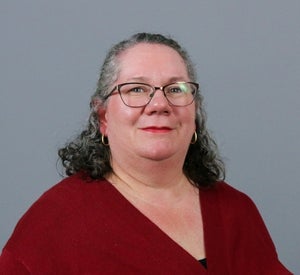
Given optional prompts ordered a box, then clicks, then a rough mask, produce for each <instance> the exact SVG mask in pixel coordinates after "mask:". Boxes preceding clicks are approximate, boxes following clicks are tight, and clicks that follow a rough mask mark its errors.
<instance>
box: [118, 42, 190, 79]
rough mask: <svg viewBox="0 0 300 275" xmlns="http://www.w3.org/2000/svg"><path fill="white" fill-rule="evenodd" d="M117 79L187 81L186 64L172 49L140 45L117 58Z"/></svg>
mask: <svg viewBox="0 0 300 275" xmlns="http://www.w3.org/2000/svg"><path fill="white" fill-rule="evenodd" d="M118 59H119V77H121V78H123V77H125V78H126V77H127V78H131V77H145V78H148V77H149V78H151V77H157V76H161V77H164V76H165V77H175V78H176V77H178V78H182V79H183V80H186V79H188V73H187V68H186V64H185V62H184V60H183V58H182V57H181V56H180V55H179V53H178V52H177V51H176V50H174V49H173V48H171V47H169V46H166V45H161V44H149V43H140V44H137V45H135V46H133V47H131V48H129V49H127V50H125V51H124V52H123V53H121V54H120V56H119V58H118Z"/></svg>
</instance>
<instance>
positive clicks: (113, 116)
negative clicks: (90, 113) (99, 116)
mask: <svg viewBox="0 0 300 275" xmlns="http://www.w3.org/2000/svg"><path fill="white" fill-rule="evenodd" d="M139 117H140V111H139V110H137V109H134V108H129V107H127V106H125V105H124V104H123V103H122V105H120V104H114V103H113V102H111V104H110V105H109V106H108V108H107V112H106V114H105V123H103V126H104V127H103V130H105V133H106V134H107V135H108V136H109V135H120V132H123V131H124V130H125V129H126V128H127V127H132V126H134V125H135V123H136V122H137V120H138V119H139ZM123 134H124V133H123Z"/></svg>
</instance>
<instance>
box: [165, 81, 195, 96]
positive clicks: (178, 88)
mask: <svg viewBox="0 0 300 275" xmlns="http://www.w3.org/2000/svg"><path fill="white" fill-rule="evenodd" d="M166 91H167V93H169V94H183V93H189V92H190V87H189V85H187V83H175V84H171V85H170V86H168V87H167V89H166Z"/></svg>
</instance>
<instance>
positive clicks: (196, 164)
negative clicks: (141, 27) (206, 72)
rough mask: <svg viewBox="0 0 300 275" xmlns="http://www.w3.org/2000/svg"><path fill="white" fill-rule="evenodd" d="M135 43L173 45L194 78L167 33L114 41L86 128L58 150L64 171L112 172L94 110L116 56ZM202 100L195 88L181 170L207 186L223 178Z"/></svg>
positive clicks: (108, 85)
mask: <svg viewBox="0 0 300 275" xmlns="http://www.w3.org/2000/svg"><path fill="white" fill-rule="evenodd" d="M139 43H150V44H160V45H165V46H168V47H170V48H172V49H174V50H175V51H176V52H177V53H178V54H179V55H180V56H181V57H182V59H183V60H184V62H185V64H186V67H187V71H188V75H189V77H190V80H191V81H196V71H195V67H194V65H193V63H192V62H191V60H190V57H189V55H188V53H187V52H186V51H185V50H184V49H183V48H182V47H181V46H180V45H179V44H178V43H177V42H176V41H175V40H174V39H172V38H170V37H166V36H164V35H161V34H152V33H137V34H134V35H133V36H131V37H130V38H129V39H127V40H124V41H121V42H119V43H118V44H116V45H114V46H113V47H112V48H111V49H110V51H109V52H108V54H107V56H106V58H105V60H104V63H103V65H102V69H101V72H100V77H99V80H98V85H97V89H96V91H95V93H94V95H93V96H92V98H91V104H90V110H91V112H90V117H89V120H88V124H87V126H86V128H85V129H84V130H83V131H82V132H81V133H80V134H79V135H78V136H77V137H76V138H75V139H74V140H73V141H71V142H69V143H68V144H66V146H65V147H64V148H61V149H59V151H58V155H59V157H60V160H61V162H62V165H63V167H64V169H65V173H66V174H67V175H69V176H70V175H73V174H75V173H77V172H84V173H86V174H87V175H88V176H89V177H91V178H93V179H98V178H103V177H104V176H105V175H106V174H108V173H111V172H112V167H111V165H110V158H111V154H110V148H109V146H106V145H104V144H103V143H102V142H101V138H102V136H101V133H100V131H99V123H100V122H99V118H98V112H97V111H98V108H99V106H104V105H105V104H106V97H107V95H108V94H109V92H110V91H111V89H112V85H113V83H114V82H115V81H116V79H117V77H118V73H119V60H118V57H119V56H120V54H121V53H122V52H124V51H125V50H127V49H129V48H131V47H133V46H135V45H137V44H139ZM202 101H203V98H202V95H201V94H200V91H199V92H198V93H197V96H196V98H195V103H196V110H197V111H196V133H197V136H198V139H197V141H196V142H195V143H193V144H191V145H190V147H189V150H188V152H187V155H186V158H185V161H184V165H183V172H184V173H185V175H186V176H187V178H188V179H189V180H190V181H191V182H192V183H193V184H194V185H196V186H197V187H204V186H210V185H212V184H213V183H215V182H216V181H218V180H221V179H224V178H225V168H224V163H223V161H222V159H221V158H220V156H219V153H218V149H217V145H216V142H215V141H214V140H213V139H212V137H211V136H210V134H209V132H208V131H207V129H206V113H205V110H204V109H203V106H202V105H203V104H202Z"/></svg>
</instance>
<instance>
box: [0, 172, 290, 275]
mask: <svg viewBox="0 0 300 275" xmlns="http://www.w3.org/2000/svg"><path fill="white" fill-rule="evenodd" d="M200 198H201V200H200V202H201V209H202V214H203V223H204V238H205V249H206V258H207V264H208V268H207V270H206V269H205V268H204V267H203V266H202V265H201V264H200V263H199V262H198V261H197V260H196V259H194V258H193V257H192V256H191V255H190V254H188V253H187V252H186V251H185V250H184V249H183V248H181V247H180V246H179V245H178V244H177V243H175V242H174V241H173V240H172V239H170V238H169V237H168V236H167V235H166V234H165V233H164V232H162V231H161V230H160V229H159V228H158V227H157V226H156V225H155V224H154V223H152V222H151V221H150V220H149V219H148V218H147V217H145V216H144V215H143V214H142V213H141V212H139V211H138V210H137V209H136V208H135V207H134V206H133V205H132V204H130V203H129V202H128V201H127V200H126V199H125V198H124V197H123V196H122V195H121V194H120V193H119V192H118V191H117V190H116V189H115V188H114V187H113V186H112V185H111V184H110V183H108V182H107V181H106V180H95V181H85V180H84V179H82V178H81V177H80V176H79V175H75V176H72V177H69V178H66V179H64V180H63V181H62V182H60V183H58V184H57V185H55V186H54V187H53V188H51V189H50V190H49V191H47V192H46V193H45V194H44V195H42V196H41V198H40V199H39V200H38V201H37V202H35V203H34V204H33V206H32V207H31V208H30V209H29V210H28V211H27V213H26V214H25V215H24V216H23V217H22V219H21V220H20V221H19V223H18V224H17V226H16V228H15V231H14V233H13V235H12V236H11V238H10V240H9V241H8V242H7V244H6V246H5V247H4V249H3V251H2V255H1V257H0V274H1V275H2V274H5V275H9V274H14V275H16V274H17V275H23V274H41V275H47V274H57V275H58V274H64V275H66V274H164V275H165V274H176V275H177V274H213V275H226V274H233V275H240V274H241V275H247V274H249V275H250V274H251V275H256V274H268V275H269V274H272V275H275V274H278V275H279V274H280V275H281V274H291V273H290V272H289V271H288V270H287V269H285V267H284V266H283V265H282V264H281V263H280V262H279V261H278V258H277V254H276V251H275V247H274V245H273V243H272V240H271V238H270V236H269V234H268V231H267V229H266V227H265V225H264V223H263V221H262V219H261V216H260V214H259V213H258V211H257V209H256V207H255V205H254V204H253V202H252V201H251V200H250V199H249V198H248V197H247V196H246V195H244V194H243V193H241V192H239V191H237V190H235V189H233V188H232V187H230V186H229V185H227V184H226V183H223V182H220V183H218V184H216V186H215V187H214V188H212V189H210V190H206V191H201V192H200Z"/></svg>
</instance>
